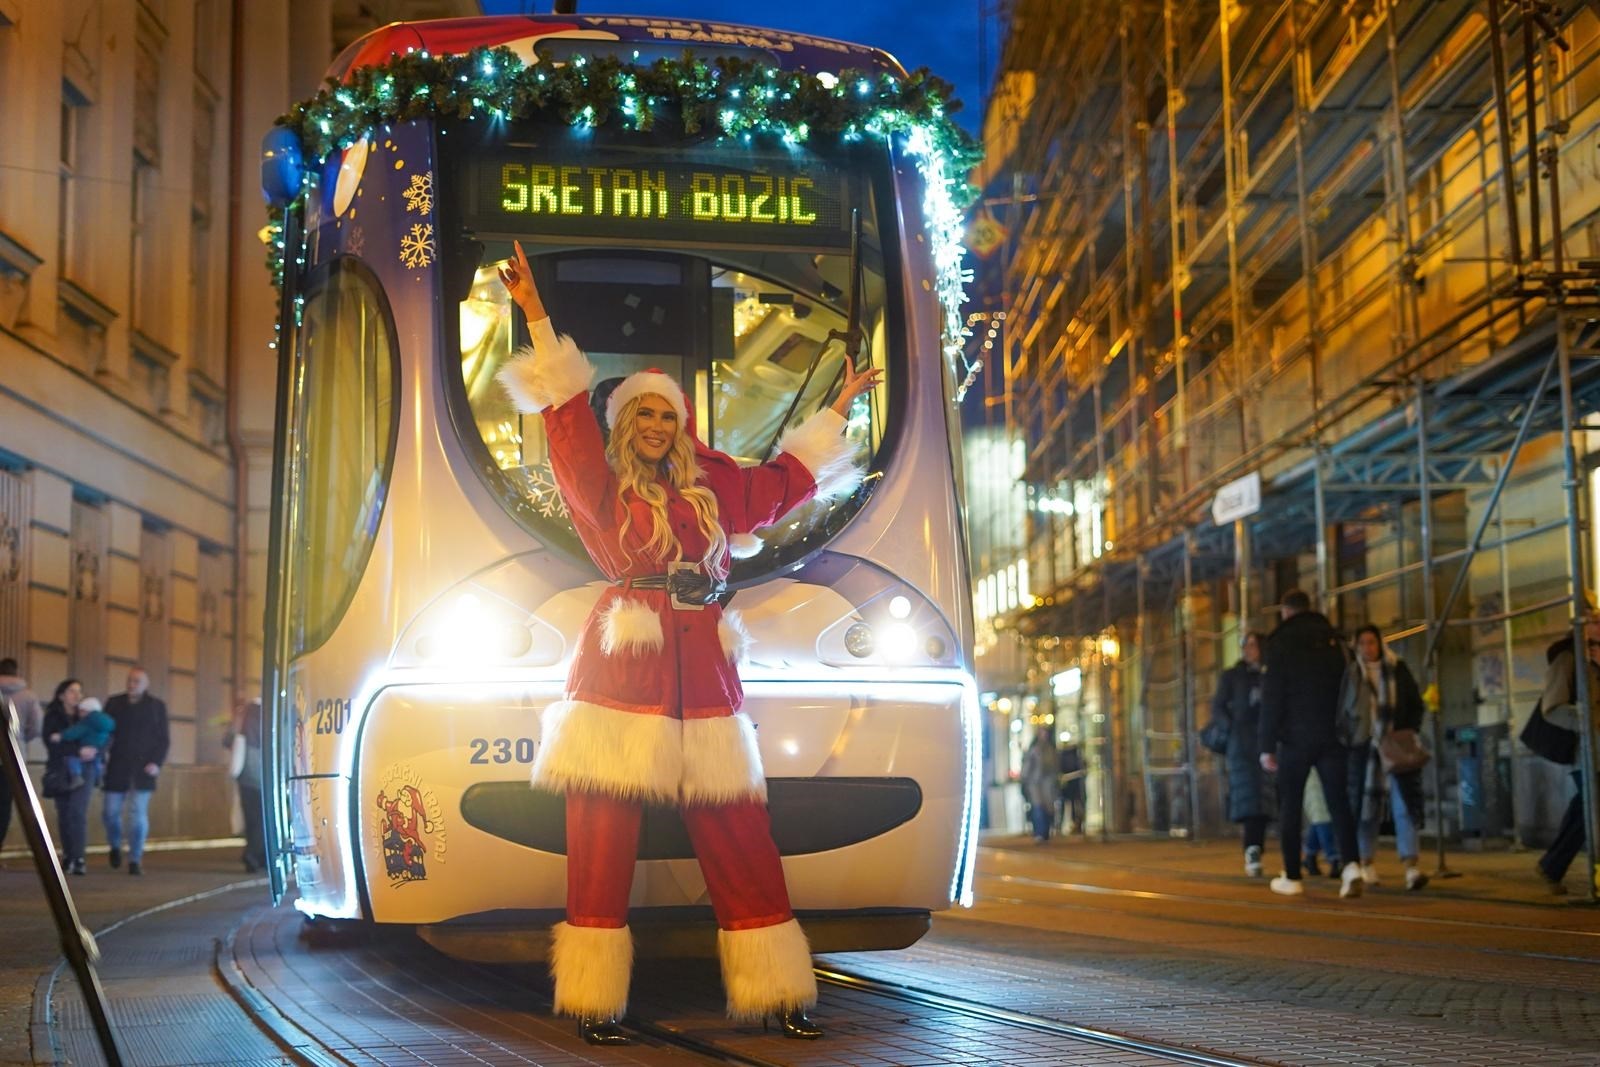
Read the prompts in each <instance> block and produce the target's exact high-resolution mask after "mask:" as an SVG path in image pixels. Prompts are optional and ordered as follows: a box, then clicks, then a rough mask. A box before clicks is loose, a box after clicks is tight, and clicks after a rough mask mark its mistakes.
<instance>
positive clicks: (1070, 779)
mask: <svg viewBox="0 0 1600 1067" xmlns="http://www.w3.org/2000/svg"><path fill="white" fill-rule="evenodd" d="M1061 741H1062V744H1061V747H1060V758H1061V788H1060V790H1059V792H1058V798H1059V799H1057V801H1056V824H1057V825H1058V826H1060V827H1061V833H1062V834H1070V833H1079V834H1083V833H1088V832H1089V831H1088V827H1087V825H1086V824H1085V823H1084V788H1083V774H1084V771H1083V748H1082V746H1080V745H1079V744H1078V742H1077V740H1076V739H1075V738H1073V736H1072V734H1071V732H1070V731H1064V732H1063V733H1062V735H1061Z"/></svg>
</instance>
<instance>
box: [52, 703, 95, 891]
mask: <svg viewBox="0 0 1600 1067" xmlns="http://www.w3.org/2000/svg"><path fill="white" fill-rule="evenodd" d="M82 701H83V686H82V685H81V684H80V683H79V682H78V680H77V679H76V678H68V679H67V680H66V681H64V682H62V683H61V684H60V685H58V686H56V695H55V698H54V699H53V700H51V701H50V706H49V707H47V708H46V709H45V713H44V724H43V725H42V726H41V727H40V729H39V736H41V737H43V738H45V739H46V740H45V753H46V757H45V773H47V774H48V773H49V772H50V771H52V770H55V769H56V768H57V767H63V768H64V767H65V766H66V762H67V757H69V756H76V757H78V760H79V762H80V763H81V765H82V770H81V773H82V776H83V784H82V785H80V786H78V787H77V788H76V789H74V790H72V791H70V792H67V793H62V794H61V795H59V796H57V797H56V798H55V801H56V832H57V833H58V834H60V835H61V857H62V866H63V867H65V868H66V870H67V872H68V873H69V874H84V873H86V871H87V869H88V868H87V866H86V864H85V861H84V850H85V849H86V847H87V845H88V841H89V797H90V796H91V795H92V794H93V793H94V787H95V786H96V785H98V784H99V782H100V767H101V764H102V762H103V759H102V755H103V754H102V753H101V752H100V750H99V749H97V748H94V747H93V746H90V745H82V746H80V745H79V744H78V742H76V741H68V740H65V739H61V737H60V735H61V734H62V733H64V732H65V731H66V730H68V729H69V728H71V726H72V725H73V724H74V723H76V722H77V721H78V718H79V705H80V704H81V703H82ZM50 738H57V740H54V741H52V740H50Z"/></svg>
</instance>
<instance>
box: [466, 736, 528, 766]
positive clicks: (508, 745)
mask: <svg viewBox="0 0 1600 1067" xmlns="http://www.w3.org/2000/svg"><path fill="white" fill-rule="evenodd" d="M468 744H470V745H471V746H472V757H471V758H470V759H468V760H467V762H468V763H510V762H512V761H513V760H515V761H516V762H517V763H532V762H533V738H531V737H495V738H488V737H474V738H473V739H472V740H471V741H469V742H468Z"/></svg>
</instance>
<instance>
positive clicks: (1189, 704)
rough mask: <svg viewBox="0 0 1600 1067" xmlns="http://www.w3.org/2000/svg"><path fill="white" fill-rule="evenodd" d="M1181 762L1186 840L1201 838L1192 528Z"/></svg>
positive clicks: (1186, 571)
mask: <svg viewBox="0 0 1600 1067" xmlns="http://www.w3.org/2000/svg"><path fill="white" fill-rule="evenodd" d="M1179 618H1180V620H1181V621H1182V622H1183V708H1182V716H1183V766H1184V771H1185V774H1184V778H1185V780H1186V781H1187V782H1188V784H1189V804H1188V808H1189V813H1188V814H1189V840H1190V841H1198V840H1200V772H1199V768H1198V767H1197V766H1196V765H1195V758H1194V757H1195V751H1194V738H1195V731H1196V729H1197V727H1196V726H1195V721H1194V718H1195V716H1194V704H1195V691H1196V687H1195V684H1194V658H1195V657H1194V528H1193V527H1192V526H1191V527H1185V528H1184V531H1183V610H1182V612H1181V613H1180V614H1179Z"/></svg>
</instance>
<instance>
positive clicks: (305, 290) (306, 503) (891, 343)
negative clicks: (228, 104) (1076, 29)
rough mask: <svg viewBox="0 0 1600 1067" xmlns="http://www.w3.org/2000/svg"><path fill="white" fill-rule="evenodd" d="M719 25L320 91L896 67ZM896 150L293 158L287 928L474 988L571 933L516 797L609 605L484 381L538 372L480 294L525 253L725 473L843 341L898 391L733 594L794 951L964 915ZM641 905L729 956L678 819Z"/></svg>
mask: <svg viewBox="0 0 1600 1067" xmlns="http://www.w3.org/2000/svg"><path fill="white" fill-rule="evenodd" d="M708 25H709V24H700V23H685V22H682V21H679V20H659V19H644V18H631V17H630V18H616V17H604V16H581V15H573V16H544V17H540V16H518V17H499V18H478V19H462V20H440V21H436V22H418V23H409V24H394V25H391V26H388V27H385V28H383V29H380V30H377V31H375V32H374V33H372V34H369V35H368V36H366V37H364V38H362V39H361V40H359V41H357V42H355V43H354V44H352V45H351V46H350V47H349V48H348V49H347V50H346V51H345V53H344V54H343V55H341V56H340V57H339V59H338V60H337V61H336V62H335V64H334V67H333V69H332V71H331V72H330V73H331V77H332V78H333V79H335V80H340V79H347V78H348V77H349V75H350V73H351V72H352V71H355V70H358V69H359V68H361V67H362V66H363V65H367V64H374V63H379V62H382V61H384V60H386V59H388V58H389V57H391V56H396V55H405V54H409V53H414V52H417V51H419V50H420V51H422V52H423V53H424V54H426V53H428V52H430V51H431V53H432V54H434V55H449V54H455V53H460V54H465V53H467V52H468V51H469V50H470V49H472V48H474V47H478V46H484V45H491V46H505V47H507V48H509V49H511V50H512V51H513V52H515V53H516V54H517V55H518V56H519V57H520V58H521V59H522V60H523V61H524V62H525V63H527V64H530V65H532V64H548V65H550V69H554V68H556V67H558V66H560V65H561V64H565V63H574V62H576V63H582V62H585V61H589V60H590V59H592V57H596V56H605V55H615V56H619V57H625V58H626V59H629V60H632V61H636V62H645V63H648V62H650V61H651V60H653V59H655V58H657V57H661V56H675V57H681V56H683V54H684V49H685V47H686V45H687V46H688V47H691V48H695V49H700V50H704V51H707V54H715V55H737V56H743V57H746V58H754V59H757V60H759V61H761V62H765V63H769V64H771V65H772V66H773V67H774V68H776V69H780V70H791V69H797V68H798V69H803V70H806V71H808V72H810V71H815V72H817V73H818V75H819V77H821V78H826V77H828V76H830V74H829V72H834V71H838V70H841V69H848V68H856V69H865V70H881V71H888V72H893V73H895V74H897V75H903V73H904V72H903V71H901V69H900V68H899V66H898V65H897V64H896V63H895V61H894V60H893V59H891V58H890V57H889V56H888V55H886V54H885V53H883V52H881V51H878V50H875V49H870V48H864V47H861V46H856V45H849V44H844V43H841V42H835V41H827V40H822V39H818V38H810V37H803V36H800V35H794V34H785V33H780V32H776V31H769V30H761V29H754V28H747V27H726V26H715V27H711V30H713V31H714V32H705V31H706V29H707V27H708ZM686 26H689V27H698V28H699V32H696V31H692V30H691V31H688V32H687V33H686V31H685V29H684V27H686ZM706 41H710V42H711V43H710V44H707V43H706ZM903 153H904V149H903V146H896V145H890V144H888V143H886V142H885V140H883V139H881V138H864V139H860V140H859V141H857V142H856V143H848V144H840V145H837V146H832V147H829V146H823V147H813V146H809V145H779V146H765V145H762V144H760V143H759V142H757V143H754V144H751V143H745V142H743V141H740V140H733V139H727V138H723V139H709V138H705V137H698V138H696V137H688V136H685V135H683V134H682V133H680V132H661V131H657V132H654V133H642V132H637V131H634V132H627V131H623V130H613V129H609V128H607V127H605V126H596V127H594V128H586V129H575V128H574V127H573V126H572V125H571V124H569V123H559V122H556V121H554V120H551V121H548V122H538V121H528V122H522V121H515V122H513V121H509V120H508V121H496V122H478V121H471V122H469V121H455V120H445V119H423V120H416V121H410V122H403V123H401V122H397V123H394V124H391V125H388V126H384V127H382V128H378V129H374V130H372V131H371V132H370V133H369V134H368V135H367V136H366V137H364V138H362V139H361V140H360V141H359V142H357V143H355V144H353V145H351V146H349V147H347V148H345V149H343V150H336V151H334V152H333V153H332V154H331V155H330V156H329V157H328V158H327V159H324V160H310V161H307V163H306V167H307V168H308V170H310V171H311V172H312V173H314V174H318V175H319V176H320V177H319V180H318V181H316V182H314V183H313V184H312V188H311V191H310V192H309V193H308V194H307V195H306V196H305V198H304V200H303V202H302V204H301V206H298V207H296V208H295V209H294V212H295V213H296V214H297V215H298V216H299V217H298V218H291V219H290V227H291V229H294V230H296V231H297V233H298V235H299V239H298V241H297V242H295V244H294V246H293V247H292V248H291V250H290V252H289V256H290V258H291V262H290V263H289V264H288V269H287V270H286V271H285V276H284V286H285V289H284V294H283V309H284V318H283V321H282V323H281V326H280V330H281V332H280V344H281V348H282V350H281V352H280V360H281V364H282V367H281V377H280V387H279V413H278V441H279V446H278V455H277V462H276V467H275V483H274V484H275V489H274V496H275V501H274V502H275V507H276V512H275V517H274V526H273V530H274V536H273V543H272V547H271V550H270V552H269V555H270V561H269V564H270V566H269V579H268V600H269V603H268V605H267V620H268V621H267V646H268V647H267V679H266V683H265V686H266V692H267V697H268V699H267V701H266V706H267V708H268V709H269V714H268V715H267V720H268V739H267V760H266V762H267V775H266V777H267V779H268V781H267V784H266V793H267V796H266V800H267V803H266V808H267V812H268V814H267V822H268V826H267V837H268V845H269V849H270V852H271V855H272V863H271V864H270V868H271V870H272V874H273V893H274V897H275V898H277V897H281V896H282V895H284V894H285V893H286V892H287V891H288V889H289V884H290V881H291V879H292V884H293V889H294V891H295V901H294V903H295V906H296V907H297V908H299V909H300V910H301V911H303V912H304V913H306V914H307V915H308V916H310V917H313V918H321V917H326V918H330V919H359V920H366V921H371V922H375V923H389V924H408V925H415V926H417V927H419V928H420V929H422V930H423V931H424V934H425V936H428V937H429V938H430V940H433V941H434V943H435V944H437V945H439V946H440V947H443V948H446V950H447V951H456V952H458V953H459V954H463V955H469V956H471V955H474V953H484V952H488V953H490V955H489V956H480V957H479V958H493V954H494V953H498V952H504V951H507V950H506V949H505V946H506V945H509V944H514V943H517V941H516V938H514V937H511V936H509V935H510V933H511V932H517V931H522V932H526V933H527V937H528V938H529V939H530V943H531V942H532V941H536V940H537V936H538V931H539V930H540V929H542V928H546V927H548V925H549V924H550V923H551V922H553V921H555V920H556V919H558V918H559V917H560V910H561V908H562V906H563V902H564V899H565V891H566V885H565V863H564V857H563V852H564V848H565V841H564V833H565V828H564V808H563V800H562V798H561V797H559V796H553V795H548V794H545V793H542V792H538V791H535V790H534V789H532V788H531V787H530V785H529V777H528V774H529V768H530V764H531V763H532V761H533V758H534V754H535V750H536V746H537V744H538V738H539V733H540V731H539V716H540V714H541V710H542V709H543V708H544V707H545V706H546V705H548V704H549V703H551V702H552V701H555V700H558V699H560V697H561V695H562V688H563V681H564V678H565V675H566V671H567V665H568V660H569V657H570V656H571V654H572V652H573V650H574V647H575V642H576V638H577V636H578V634H579V631H580V628H581V626H582V623H583V620H584V618H585V616H586V615H587V613H588V612H589V609H590V607H591V606H592V605H593V603H594V602H595V600H596V599H597V597H598V596H599V593H600V591H601V589H602V588H603V587H604V582H603V581H602V580H601V579H600V575H599V573H598V572H597V571H596V569H595V568H594V567H593V566H592V564H591V563H590V562H589V560H588V557H587V556H586V555H585V553H584V552H583V550H582V548H581V546H580V545H579V544H578V542H577V539H576V536H575V534H574V532H573V528H572V525H571V522H570V521H569V519H568V516H567V514H566V511H565V508H564V506H563V504H562V501H561V498H560V496H559V495H558V494H557V493H556V491H555V487H554V484H553V481H552V479H551V474H550V468H549V464H548V454H547V451H546V443H545V439H544V434H543V429H542V425H541V418H540V417H539V416H537V415H532V416H519V415H518V414H517V413H516V412H515V411H514V409H513V408H512V406H511V404H510V402H509V399H508V398H507V397H506V396H505V395H504V393H503V391H502V389H501V387H500V386H499V385H498V384H497V383H496V382H495V379H494V375H495V372H496V371H497V370H498V369H499V367H500V366H501V365H502V364H503V363H504V362H505V361H506V360H507V359H509V358H510V357H511V355H512V354H513V352H514V350H515V349H516V347H517V346H518V345H519V344H520V343H523V342H525V340H526V324H525V323H524V322H522V321H520V313H519V312H518V311H517V310H516V309H515V308H514V306H513V305H512V303H511V301H510V299H509V297H508V295H507V293H506V291H505V290H504V288H503V286H501V285H500V283H499V281H498V280H497V278H496V267H497V265H499V264H501V263H503V262H504V261H505V260H506V259H507V257H508V256H509V255H510V254H511V243H512V241H513V240H517V241H520V242H521V243H522V245H523V247H524V248H525V249H526V250H527V253H528V255H529V258H530V261H531V263H532V266H533V270H534V273H535V276H536V280H537V283H538V287H539V290H540V291H541V293H543V294H544V296H545V300H546V302H547V304H548V305H549V307H550V308H551V309H552V315H553V317H554V319H555V324H556V326H557V328H558V329H560V330H561V331H563V332H569V333H571V334H572V335H573V337H574V338H575V339H576V340H577V342H578V343H579V345H580V346H581V347H583V348H584V349H585V350H586V351H587V353H588V356H589V358H590V360H591V361H592V362H593V363H594V364H595V365H596V366H597V368H598V370H599V373H598V375H597V380H599V379H603V378H606V377H608V376H611V375H623V374H627V373H631V372H632V371H634V370H638V369H643V368H646V367H655V368H660V369H664V370H666V371H667V372H669V373H671V374H672V375H674V376H675V377H676V378H678V380H680V381H681V382H683V383H684V385H685V391H686V393H687V394H688V396H689V397H690V399H691V401H692V403H693V409H694V411H695V413H696V422H697V428H698V432H699V433H700V434H701V435H702V437H703V438H704V439H705V440H706V441H707V442H708V443H709V444H710V445H711V446H712V447H714V448H716V449H719V450H721V451H723V452H726V453H728V454H730V455H732V456H734V457H736V458H738V459H740V460H742V461H750V462H759V461H760V460H762V459H763V458H765V456H766V455H767V453H768V450H769V449H770V448H771V443H772V442H773V440H774V439H775V438H776V436H777V434H778V433H779V432H780V431H781V430H782V429H783V428H784V427H785V426H786V425H789V424H791V423H795V424H797V423H798V422H799V421H800V420H802V419H803V418H804V417H805V416H807V415H809V414H810V413H811V412H813V411H815V410H817V409H818V408H819V407H820V406H821V405H823V404H824V403H826V402H827V400H828V398H829V397H828V393H829V386H830V383H831V382H832V381H833V380H834V377H835V372H836V371H837V369H838V367H839V364H840V362H841V361H842V360H843V359H844V358H846V357H845V354H844V347H843V342H842V341H841V340H840V338H841V336H843V335H846V334H848V333H849V332H850V328H851V327H852V326H857V325H859V337H860V339H861V348H860V359H862V360H864V361H870V363H871V364H872V365H873V366H875V367H879V368H882V369H883V370H884V372H885V373H884V380H883V384H882V385H881V386H880V387H879V388H878V389H877V390H876V391H875V392H874V393H873V394H871V395H870V396H868V397H864V398H861V399H860V400H858V402H857V407H856V409H855V410H854V412H853V413H852V416H851V418H850V419H849V427H848V430H847V434H848V437H849V439H850V440H851V441H852V442H853V443H854V445H855V447H856V449H857V454H858V458H859V461H860V463H861V465H862V466H863V467H864V468H865V469H866V470H867V471H868V474H867V477H866V479H865V481H864V483H863V485H862V486H861V488H859V489H858V490H856V491H855V492H854V494H853V495H851V496H850V497H848V498H846V499H842V500H819V501H813V502H812V503H810V504H807V505H805V506H803V507H801V508H799V509H797V510H796V511H794V512H792V513H791V514H789V515H788V516H786V517H785V518H784V519H783V520H782V521H781V523H780V524H779V525H777V526H774V527H772V528H769V529H766V530H763V531H761V532H760V536H759V539H758V540H757V541H756V542H755V543H753V544H750V545H747V546H745V549H746V550H745V552H743V553H741V554H742V555H743V558H741V559H739V560H737V562H736V564H735V567H734V570H733V573H732V575H731V578H730V588H731V589H732V594H731V601H730V602H729V605H728V606H729V609H730V612H731V611H737V612H738V614H739V616H740V618H742V621H743V626H744V629H745V630H746V631H747V632H748V634H749V636H750V638H751V642H750V646H749V649H748V652H747V655H746V660H745V663H744V666H743V668H742V671H741V674H742V677H743V679H744V685H745V692H746V702H745V705H744V709H745V711H746V712H747V713H748V714H749V715H750V717H751V719H752V720H753V721H754V723H755V724H756V727H757V735H758V738H759V744H760V749H761V756H762V759H763V761H764V764H765V768H766V772H767V774H768V776H769V795H770V809H771V815H772V826H773V835H774V839H775V841H776V843H777V845H778V848H779V851H780V853H781V854H782V857H783V863H784V868H785V873H786V876H787V879H788V885H789V888H790V892H791V895H792V899H793V904H794V907H795V910H796V913H797V914H798V916H799V917H800V919H801V921H802V922H803V923H804V925H805V927H806V930H807V932H808V934H809V935H810V937H811V939H812V942H813V945H814V946H815V947H816V948H817V950H819V951H828V950H850V949H869V948H893V947H903V946H905V945H908V944H911V943H913V942H914V941H915V940H916V939H917V938H918V937H920V936H921V935H922V933H923V932H925V930H926V929H927V926H928V922H929V917H930V914H931V913H932V912H935V911H938V910H940V909H944V908H947V907H950V906H951V905H952V904H955V903H960V902H963V901H964V900H970V892H971V879H972V864H973V853H974V847H975V828H976V821H977V816H978V796H977V790H978V785H979V777H978V759H979V753H978V745H979V729H978V726H979V724H978V711H977V694H976V691H975V687H974V682H973V677H972V673H971V671H972V635H973V622H972V618H971V602H970V597H969V592H968V589H969V585H968V575H967V559H966V548H965V544H964V541H963V535H962V532H961V530H962V525H961V518H960V500H959V485H958V480H957V479H958V475H957V462H958V460H957V459H956V456H957V455H958V454H959V453H958V452H957V447H958V443H957V440H956V437H955V434H956V432H957V423H956V412H955V410H954V407H953V405H952V402H951V398H952V394H953V390H954V388H955V383H954V381H953V371H952V368H951V366H950V363H949V360H948V359H946V358H943V356H942V355H941V329H942V325H943V322H944V319H943V310H942V308H941V305H940V303H939V294H938V292H937V285H936V284H935V282H936V279H935V274H936V266H935V263H934V260H933V252H932V249H931V247H930V245H931V242H930V240H929V239H928V235H927V233H926V229H927V224H926V222H925V220H924V219H923V217H922V204H923V200H924V195H925V189H924V186H923V179H922V177H921V176H920V174H919V172H918V170H917V168H916V167H915V166H914V165H912V164H911V163H910V162H908V160H907V159H906V158H905V157H904V154H903ZM296 249H303V252H302V254H299V255H296ZM632 906H633V908H634V909H635V910H634V915H635V917H636V924H635V929H636V930H637V931H638V934H639V938H640V942H641V947H642V948H643V947H644V946H645V945H646V943H647V942H648V941H649V940H650V939H651V937H652V936H653V934H658V935H659V936H660V937H661V938H662V939H663V941H664V942H667V943H671V942H672V939H673V938H676V939H677V943H678V944H679V945H680V946H681V945H686V944H692V943H694V939H695V937H696V936H698V935H697V933H696V932H697V931H701V930H704V931H710V930H712V929H713V928H714V923H713V921H712V919H711V913H710V908H709V905H708V897H707V894H706V891H705V885H704V882H703V880H702V878H701V875H700V872H699V868H698V866H697V864H696V862H695V860H694V858H693V852H692V850H691V848H690V845H689V840H688V837H687V834H686V832H685V830H684V828H683V826H682V824H681V822H680V821H679V820H678V818H677V816H676V814H675V813H674V812H672V811H669V810H658V809H647V811H646V815H645V821H644V827H643V833H642V837H641V843H640V862H639V863H638V865H637V868H636V873H635V877H634V882H633V896H632ZM485 931H490V932H492V934H493V936H492V937H485V936H483V935H484V932H485ZM706 943H707V944H709V943H710V942H709V940H708V941H707V942H706ZM488 944H493V945H495V946H499V947H498V948H495V949H493V950H492V951H491V950H490V949H486V948H484V947H483V946H485V945H488ZM474 946H476V947H474Z"/></svg>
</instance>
